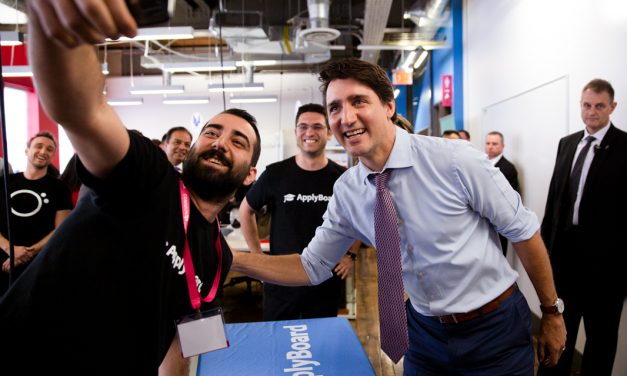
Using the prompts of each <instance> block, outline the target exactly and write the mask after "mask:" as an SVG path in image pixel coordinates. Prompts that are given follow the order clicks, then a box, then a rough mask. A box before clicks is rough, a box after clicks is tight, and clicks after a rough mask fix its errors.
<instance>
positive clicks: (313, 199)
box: [283, 193, 331, 203]
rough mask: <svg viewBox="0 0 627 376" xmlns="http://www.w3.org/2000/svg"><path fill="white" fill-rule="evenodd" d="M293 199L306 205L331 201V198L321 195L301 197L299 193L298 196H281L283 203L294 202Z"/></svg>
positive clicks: (290, 194) (289, 194)
mask: <svg viewBox="0 0 627 376" xmlns="http://www.w3.org/2000/svg"><path fill="white" fill-rule="evenodd" d="M294 199H296V201H300V202H304V203H308V202H313V203H316V202H322V201H326V202H328V201H329V200H330V199H331V196H325V195H323V194H317V195H316V194H310V195H302V194H300V193H299V194H298V195H294V194H292V193H288V194H286V195H285V196H283V202H291V201H294Z"/></svg>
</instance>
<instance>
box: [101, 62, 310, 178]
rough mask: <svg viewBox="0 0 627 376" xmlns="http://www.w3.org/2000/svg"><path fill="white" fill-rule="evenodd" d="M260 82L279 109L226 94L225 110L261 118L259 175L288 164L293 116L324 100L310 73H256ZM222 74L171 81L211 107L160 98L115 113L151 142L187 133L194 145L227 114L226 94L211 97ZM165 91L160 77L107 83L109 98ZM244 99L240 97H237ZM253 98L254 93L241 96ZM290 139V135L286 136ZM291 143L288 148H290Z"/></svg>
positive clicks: (233, 77)
mask: <svg viewBox="0 0 627 376" xmlns="http://www.w3.org/2000/svg"><path fill="white" fill-rule="evenodd" d="M242 81H243V77H242V74H241V73H238V74H226V75H225V82H227V83H228V82H242ZM254 81H255V82H262V83H264V84H265V90H264V91H262V92H259V93H261V94H263V95H276V96H278V98H279V101H278V102H276V103H262V104H231V103H230V102H229V96H230V94H229V93H226V108H231V107H239V108H243V109H245V110H247V111H249V112H250V113H251V114H252V115H253V116H255V117H256V118H257V122H258V126H259V132H260V134H261V140H262V150H261V157H260V160H259V164H258V167H259V173H261V172H262V171H263V170H264V169H265V166H266V165H267V164H269V163H272V162H275V161H278V160H281V159H283V158H284V157H286V156H284V153H283V150H284V149H288V150H289V149H290V145H289V143H294V144H295V140H294V138H293V134H294V133H293V131H292V132H291V135H292V137H291V138H290V137H283V136H282V135H283V134H284V130H287V129H290V130H293V128H294V115H295V114H296V104H297V103H301V104H305V103H310V102H314V103H322V95H321V94H320V90H319V89H318V88H319V86H320V83H319V82H318V79H317V76H316V75H314V74H309V73H284V74H283V75H281V74H279V73H267V74H264V73H257V74H255V76H254ZM219 82H221V81H220V76H219V74H213V77H211V78H207V77H205V76H189V75H174V76H172V78H171V84H172V85H184V86H185V90H186V92H185V94H180V95H181V96H201V95H204V96H208V97H209V98H210V101H209V104H201V105H165V104H162V103H161V101H162V99H163V97H162V96H161V95H142V96H141V97H143V98H144V104H143V105H140V106H128V107H115V109H116V112H117V113H118V115H119V116H120V118H121V119H122V121H123V122H124V124H125V125H126V126H127V128H129V129H137V130H139V131H140V132H142V133H143V134H144V135H145V136H146V137H148V138H157V139H161V136H162V135H163V134H164V133H165V132H166V131H167V130H168V129H169V128H171V127H174V126H184V127H187V128H188V129H189V130H190V131H191V132H192V134H193V135H194V139H195V138H196V135H197V133H198V132H199V131H200V128H201V127H202V125H203V124H204V123H205V122H206V121H207V120H209V119H210V118H211V117H213V116H214V115H216V114H217V113H219V112H220V111H222V110H223V109H224V105H223V100H222V93H209V92H208V90H207V85H208V84H209V83H219ZM132 84H134V85H135V86H145V85H161V84H162V78H161V77H160V76H150V77H134V78H133V79H131V78H127V77H115V78H109V79H107V82H106V90H107V95H108V97H131V95H130V94H129V93H128V89H129V88H130V87H131V85H132ZM238 94H239V93H238ZM242 95H253V93H249V94H242ZM193 114H198V115H200V117H201V121H200V122H199V123H198V124H199V125H198V126H195V125H194V124H193V122H192V115H193ZM287 133H289V132H287ZM286 143H287V145H286Z"/></svg>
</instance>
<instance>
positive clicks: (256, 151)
mask: <svg viewBox="0 0 627 376" xmlns="http://www.w3.org/2000/svg"><path fill="white" fill-rule="evenodd" d="M220 114H229V115H233V116H237V117H239V118H242V119H244V120H246V122H247V123H248V124H250V126H251V127H252V128H253V131H255V136H256V137H257V142H255V143H254V144H253V157H252V159H251V165H253V166H257V162H258V161H259V155H260V154H261V136H260V135H259V129H257V119H255V117H254V116H253V115H251V114H250V112H248V111H246V110H242V109H241V108H228V109H226V110H224V111H222V112H220ZM208 124H209V123H207V124H205V125H204V126H203V127H202V129H201V130H200V133H202V132H203V131H204V130H205V127H207V125H208Z"/></svg>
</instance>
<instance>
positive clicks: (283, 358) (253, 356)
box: [196, 317, 375, 376]
mask: <svg viewBox="0 0 627 376" xmlns="http://www.w3.org/2000/svg"><path fill="white" fill-rule="evenodd" d="M226 336H227V339H228V340H229V344H230V346H229V347H228V348H226V349H222V350H217V351H213V352H210V353H206V354H203V355H201V356H200V357H199V359H198V369H197V373H196V374H197V375H198V376H201V375H202V376H210V375H220V376H228V375H233V376H235V375H258V376H264V375H268V376H276V375H292V376H296V375H298V376H309V375H311V376H314V375H315V376H323V375H329V376H330V375H333V376H344V375H346V376H349V375H350V376H354V375H360V376H368V375H373V376H374V375H375V373H374V370H373V369H372V366H371V365H370V362H369V361H368V357H367V356H366V353H365V352H364V349H363V347H362V346H361V343H360V342H359V339H358V338H357V336H356V335H355V332H354V331H353V328H352V327H351V325H350V324H349V323H348V321H347V320H346V319H345V318H339V317H333V318H324V319H310V320H291V321H272V322H256V323H243V324H227V325H226Z"/></svg>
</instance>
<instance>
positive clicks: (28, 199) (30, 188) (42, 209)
mask: <svg viewBox="0 0 627 376" xmlns="http://www.w3.org/2000/svg"><path fill="white" fill-rule="evenodd" d="M10 190H11V209H12V210H11V235H12V238H13V244H14V245H21V246H31V245H33V244H35V243H37V242H38V241H40V240H41V239H42V238H43V237H45V236H46V235H48V234H49V233H50V231H52V230H54V224H55V218H56V215H57V212H58V211H59V210H72V197H71V195H70V190H69V189H67V187H66V186H65V184H63V182H61V181H60V180H59V179H56V178H53V177H51V176H48V175H44V177H42V178H40V179H36V180H29V179H26V178H25V177H24V174H23V173H21V172H20V173H17V174H11V175H10ZM5 212H6V209H5V202H4V186H3V185H1V184H0V213H2V215H1V216H0V232H2V235H4V236H5V237H7V223H6V216H5V215H4V213H5Z"/></svg>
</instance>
